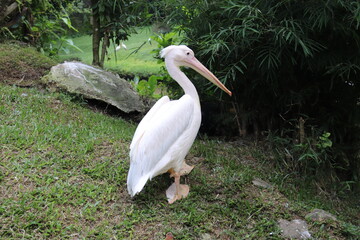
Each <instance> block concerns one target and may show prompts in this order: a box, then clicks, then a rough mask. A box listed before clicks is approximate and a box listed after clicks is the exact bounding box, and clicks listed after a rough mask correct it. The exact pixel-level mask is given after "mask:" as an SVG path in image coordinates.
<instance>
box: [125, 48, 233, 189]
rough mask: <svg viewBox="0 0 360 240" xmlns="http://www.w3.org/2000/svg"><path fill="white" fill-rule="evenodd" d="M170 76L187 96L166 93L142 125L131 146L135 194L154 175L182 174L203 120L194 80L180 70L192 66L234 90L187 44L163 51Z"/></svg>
mask: <svg viewBox="0 0 360 240" xmlns="http://www.w3.org/2000/svg"><path fill="white" fill-rule="evenodd" d="M161 57H165V65H166V68H167V70H168V72H169V74H170V76H171V77H172V78H173V79H174V80H175V81H177V82H178V83H179V85H180V86H181V87H182V89H183V90H184V92H185V95H184V96H182V97H181V98H180V99H178V100H174V101H170V99H169V97H167V96H164V97H162V98H161V99H159V100H158V101H157V102H156V104H155V105H154V106H153V107H152V108H151V109H150V111H149V112H148V113H147V114H146V115H145V117H144V118H143V119H142V121H141V122H140V124H139V125H138V127H137V129H136V131H135V134H134V137H133V140H132V142H131V145H130V169H129V173H128V177H127V187H128V192H129V194H130V195H131V196H134V195H135V194H137V193H138V192H140V191H141V190H142V189H143V187H144V185H145V184H146V182H147V181H148V180H149V179H152V178H153V177H155V176H157V175H160V174H162V173H165V172H167V171H169V170H170V169H171V170H173V172H175V173H179V171H180V169H181V167H182V166H183V163H184V159H185V156H186V154H187V153H188V152H189V149H190V147H191V145H192V144H193V142H194V140H195V137H196V135H197V133H198V131H199V127H200V123H201V109H200V101H199V96H198V94H197V91H196V89H195V87H194V85H193V84H192V83H191V81H190V80H189V79H188V78H187V77H186V75H185V74H184V73H183V72H182V71H181V70H180V68H179V67H180V66H189V67H192V68H193V69H194V70H196V71H197V72H199V73H200V74H202V75H203V76H205V77H206V78H207V79H209V80H210V81H212V82H213V83H214V84H216V85H217V86H219V87H220V88H221V89H223V90H224V91H227V92H228V93H229V94H231V92H230V91H229V90H227V89H226V87H225V86H224V85H222V84H221V83H220V82H219V80H218V79H217V78H216V77H215V76H214V75H213V74H212V73H211V72H210V71H209V70H208V69H206V67H204V66H203V65H202V64H201V63H200V62H199V61H198V60H197V59H196V58H195V57H194V53H193V51H192V50H191V49H189V48H188V47H186V46H183V45H180V46H169V47H167V48H164V49H163V50H162V52H161Z"/></svg>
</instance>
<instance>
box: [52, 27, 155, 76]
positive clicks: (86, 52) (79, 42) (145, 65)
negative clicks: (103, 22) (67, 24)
mask: <svg viewBox="0 0 360 240" xmlns="http://www.w3.org/2000/svg"><path fill="white" fill-rule="evenodd" d="M137 31H138V32H137V33H136V34H132V35H131V36H130V37H129V40H127V41H124V44H125V45H126V47H127V50H125V49H124V48H120V50H119V51H114V46H113V45H112V44H111V46H110V47H109V50H108V51H109V54H108V58H107V60H105V64H104V65H105V68H107V69H110V70H113V71H116V72H120V73H123V74H131V75H141V76H143V75H151V74H156V73H158V72H159V70H160V67H161V66H160V65H159V64H158V63H157V60H156V59H155V58H154V54H153V53H151V51H152V50H153V49H154V48H156V47H157V43H156V42H152V44H150V43H149V42H148V39H149V38H150V37H151V36H152V35H154V33H153V32H152V31H151V29H150V28H139V29H138V30H137ZM73 42H74V44H75V45H76V46H77V47H79V48H80V49H81V50H82V51H83V52H79V51H77V50H75V49H69V50H71V51H70V53H68V54H65V53H62V54H61V55H60V56H59V57H60V60H67V59H72V58H78V59H81V61H82V62H85V63H87V64H91V62H92V45H91V36H90V35H86V36H81V37H77V38H74V39H73ZM144 42H145V43H146V44H145V45H144V46H143V47H142V48H141V49H140V50H139V51H138V52H137V53H134V54H131V55H130V53H132V52H133V51H134V50H136V49H137V48H139V47H140V46H141V45H142V44H143V43H144ZM115 47H116V46H115ZM115 54H116V57H115Z"/></svg>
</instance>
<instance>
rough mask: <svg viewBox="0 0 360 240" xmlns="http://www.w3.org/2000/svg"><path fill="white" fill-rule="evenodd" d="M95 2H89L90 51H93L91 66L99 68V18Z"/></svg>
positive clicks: (93, 0) (92, 0)
mask: <svg viewBox="0 0 360 240" xmlns="http://www.w3.org/2000/svg"><path fill="white" fill-rule="evenodd" d="M97 2H98V1H97V0H91V7H92V33H93V35H92V51H93V61H92V65H95V66H101V64H100V57H99V48H100V39H101V35H100V17H99V11H98V10H97V9H95V5H96V4H97Z"/></svg>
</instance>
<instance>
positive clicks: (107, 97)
mask: <svg viewBox="0 0 360 240" xmlns="http://www.w3.org/2000/svg"><path fill="white" fill-rule="evenodd" d="M43 80H44V81H45V83H46V84H47V85H50V86H55V87H57V88H61V89H65V90H66V91H68V92H71V93H76V94H81V95H84V97H86V98H90V99H97V100H101V101H104V102H106V103H109V104H111V105H113V106H115V107H117V108H118V109H120V110H121V111H123V112H126V113H129V112H134V111H136V112H140V113H141V112H144V111H145V106H144V103H143V102H142V100H141V99H140V97H139V95H138V94H137V93H136V92H135V91H134V90H133V88H132V86H131V84H130V83H129V82H127V81H126V80H124V79H122V78H120V77H119V76H118V75H115V74H113V73H110V72H107V71H105V70H102V69H99V68H95V67H93V66H90V65H87V64H84V63H80V62H65V63H62V64H58V65H56V66H54V67H52V68H51V71H50V73H49V74H48V75H47V76H45V77H44V78H43Z"/></svg>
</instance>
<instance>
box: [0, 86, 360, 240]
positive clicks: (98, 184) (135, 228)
mask: <svg viewBox="0 0 360 240" xmlns="http://www.w3.org/2000/svg"><path fill="white" fill-rule="evenodd" d="M135 128H136V125H134V124H132V123H129V122H126V121H124V120H122V119H121V118H115V117H111V116H107V115H105V114H103V113H102V112H99V111H93V110H91V109H89V108H87V107H86V105H85V104H84V102H82V101H79V100H78V99H76V98H74V97H71V96H69V95H67V94H63V93H47V92H46V91H39V90H38V89H35V88H19V87H14V86H8V85H3V84H0V238H1V239H165V237H164V236H165V234H166V233H167V232H172V233H173V234H174V236H175V238H176V239H201V238H204V239H205V237H207V236H209V235H210V236H211V237H212V239H282V238H281V236H280V230H279V228H278V226H277V221H278V220H279V219H280V218H283V219H287V220H291V219H294V218H296V217H297V218H299V217H300V218H302V217H303V216H304V215H305V214H306V213H307V212H308V211H309V210H311V208H313V207H323V206H326V205H321V203H320V202H319V201H312V202H310V204H309V205H305V204H304V203H303V202H298V201H291V200H289V199H288V198H286V197H285V195H284V194H283V193H281V191H279V190H278V189H277V188H275V189H272V190H269V189H261V188H258V187H255V186H254V185H252V184H251V180H252V179H253V178H254V177H262V178H264V179H265V180H266V179H268V177H267V176H269V174H271V171H269V168H268V167H267V165H266V164H265V165H264V167H262V163H261V159H262V158H263V159H267V157H268V156H267V155H266V154H264V153H262V152H261V151H259V150H258V148H256V147H255V146H254V145H252V144H248V145H244V144H236V143H226V142H221V141H218V140H204V139H203V140H197V141H196V142H195V144H194V146H193V148H192V149H191V153H190V156H189V157H188V162H189V163H190V164H194V165H195V169H194V170H193V171H192V172H191V173H190V175H188V176H186V177H185V178H183V179H182V181H183V182H186V183H187V184H189V185H190V188H191V189H190V195H189V196H188V198H186V199H182V200H180V201H177V202H176V203H174V204H173V205H169V204H167V201H166V196H165V190H166V188H167V187H168V186H169V185H170V184H171V181H172V180H170V179H169V177H168V175H167V174H164V175H162V176H158V177H156V178H155V179H153V181H151V182H149V183H148V184H147V185H146V186H145V188H144V190H143V192H141V193H140V194H139V195H138V196H137V197H135V198H134V199H131V198H130V197H129V195H128V194H127V191H126V175H127V171H128V167H129V162H128V161H129V159H128V151H129V144H130V141H131V138H132V135H133V133H134V131H135ZM262 169H263V170H262ZM330 210H331V209H330ZM331 211H332V212H334V211H335V210H334V209H333V210H331ZM341 214H342V213H341V212H336V215H338V217H339V219H340V220H339V222H336V223H332V222H330V223H309V225H310V232H311V234H312V236H313V237H314V238H315V239H356V238H357V236H356V232H357V231H359V227H356V226H354V225H352V224H350V223H348V222H344V221H342V220H341V219H346V216H343V215H341Z"/></svg>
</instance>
